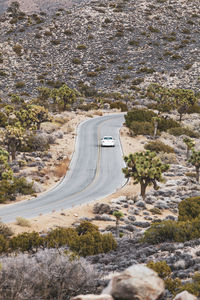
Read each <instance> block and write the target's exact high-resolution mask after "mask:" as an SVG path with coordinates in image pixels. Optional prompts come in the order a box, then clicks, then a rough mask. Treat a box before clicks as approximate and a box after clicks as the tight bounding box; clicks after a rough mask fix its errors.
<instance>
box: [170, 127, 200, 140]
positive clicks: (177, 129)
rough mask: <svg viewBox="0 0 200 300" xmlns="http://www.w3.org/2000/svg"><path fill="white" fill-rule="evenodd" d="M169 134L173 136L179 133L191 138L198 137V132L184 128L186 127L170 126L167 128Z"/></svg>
mask: <svg viewBox="0 0 200 300" xmlns="http://www.w3.org/2000/svg"><path fill="white" fill-rule="evenodd" d="M168 133H169V134H172V135H175V136H180V135H187V136H189V137H191V138H198V137H199V134H198V133H196V132H194V131H193V130H191V129H189V128H186V127H174V128H170V129H169V130H168Z"/></svg>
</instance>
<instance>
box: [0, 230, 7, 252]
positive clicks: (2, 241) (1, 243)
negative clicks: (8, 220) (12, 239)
mask: <svg viewBox="0 0 200 300" xmlns="http://www.w3.org/2000/svg"><path fill="white" fill-rule="evenodd" d="M8 247H9V243H8V239H7V237H5V236H4V235H2V234H0V253H5V252H7V251H8Z"/></svg>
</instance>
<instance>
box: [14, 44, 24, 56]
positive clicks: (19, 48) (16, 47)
mask: <svg viewBox="0 0 200 300" xmlns="http://www.w3.org/2000/svg"><path fill="white" fill-rule="evenodd" d="M13 51H14V52H15V53H16V54H17V55H19V56H21V55H22V46H21V45H19V44H15V45H14V46H13Z"/></svg>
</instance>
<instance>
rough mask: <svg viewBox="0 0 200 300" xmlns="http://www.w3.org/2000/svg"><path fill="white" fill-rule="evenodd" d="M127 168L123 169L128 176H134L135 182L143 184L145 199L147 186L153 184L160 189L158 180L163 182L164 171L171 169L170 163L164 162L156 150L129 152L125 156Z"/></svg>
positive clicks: (142, 192)
mask: <svg viewBox="0 0 200 300" xmlns="http://www.w3.org/2000/svg"><path fill="white" fill-rule="evenodd" d="M124 160H125V162H126V165H127V166H126V168H123V169H122V171H123V173H124V174H125V177H126V178H129V177H132V178H133V180H134V182H133V183H134V184H137V183H139V184H140V186H141V196H142V197H143V199H144V200H145V197H146V188H147V186H150V185H153V187H154V189H156V190H157V189H158V188H159V187H158V185H157V181H158V182H163V180H164V178H163V177H162V173H163V172H165V171H167V170H168V169H169V165H167V164H163V163H162V162H161V161H160V159H159V158H158V157H156V153H155V152H150V151H145V152H136V153H134V154H129V156H125V158H124Z"/></svg>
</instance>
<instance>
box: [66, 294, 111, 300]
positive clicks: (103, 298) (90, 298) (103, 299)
mask: <svg viewBox="0 0 200 300" xmlns="http://www.w3.org/2000/svg"><path fill="white" fill-rule="evenodd" d="M70 300H113V298H112V296H110V295H79V296H76V297H73V298H71V299H70Z"/></svg>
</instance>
